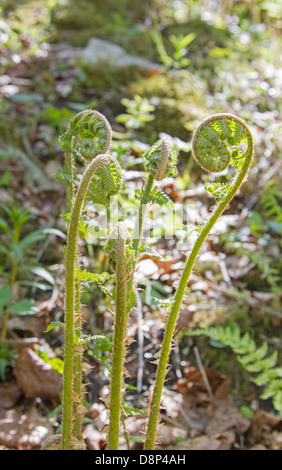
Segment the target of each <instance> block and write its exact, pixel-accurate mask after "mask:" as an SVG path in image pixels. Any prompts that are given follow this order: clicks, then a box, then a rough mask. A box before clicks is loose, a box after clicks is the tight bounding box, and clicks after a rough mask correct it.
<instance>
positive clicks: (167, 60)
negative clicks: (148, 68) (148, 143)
mask: <svg viewBox="0 0 282 470" xmlns="http://www.w3.org/2000/svg"><path fill="white" fill-rule="evenodd" d="M151 36H152V39H153V42H154V44H155V46H156V49H157V51H158V54H159V57H160V60H161V61H162V63H163V65H164V66H165V67H167V68H169V69H170V68H175V69H182V68H185V67H187V66H188V65H190V63H191V59H189V57H187V54H188V46H189V45H190V44H191V43H192V42H193V41H194V39H195V38H196V34H195V33H188V34H186V35H184V34H180V35H178V36H176V35H174V34H171V35H170V36H169V40H170V43H171V44H172V46H173V49H174V50H173V52H172V56H170V55H168V53H167V51H166V48H165V45H164V42H163V38H162V34H161V32H160V31H159V30H157V29H153V30H152V32H151Z"/></svg>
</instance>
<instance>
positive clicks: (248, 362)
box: [186, 323, 282, 413]
mask: <svg viewBox="0 0 282 470" xmlns="http://www.w3.org/2000/svg"><path fill="white" fill-rule="evenodd" d="M186 334H187V335H188V336H199V335H205V336H208V337H209V338H210V339H211V340H213V341H215V342H217V343H219V344H221V345H224V346H229V347H230V348H231V349H232V351H233V352H234V353H235V354H237V360H238V362H239V363H240V364H241V365H242V367H243V368H244V369H245V370H247V371H248V372H250V373H256V374H258V375H257V376H256V378H255V379H254V383H255V384H256V385H257V386H259V387H262V386H263V387H265V388H264V390H263V392H262V393H261V395H260V398H262V399H263V400H266V399H268V398H272V402H273V407H274V409H275V410H276V411H278V412H279V413H282V367H275V366H276V363H277V358H278V352H277V351H274V352H273V353H272V354H271V355H270V356H267V352H268V344H267V342H266V341H264V342H263V344H262V345H261V346H259V347H258V346H257V345H256V343H255V341H254V340H253V338H251V336H250V334H249V333H245V334H244V335H242V334H241V331H240V328H239V326H238V325H237V324H236V323H230V324H229V325H227V326H217V327H212V328H199V329H195V330H193V331H189V332H187V333H186Z"/></svg>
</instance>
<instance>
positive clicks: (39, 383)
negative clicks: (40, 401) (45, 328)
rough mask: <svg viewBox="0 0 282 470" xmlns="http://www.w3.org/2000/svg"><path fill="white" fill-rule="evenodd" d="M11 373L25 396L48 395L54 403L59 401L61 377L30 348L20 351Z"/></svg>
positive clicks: (42, 396)
mask: <svg viewBox="0 0 282 470" xmlns="http://www.w3.org/2000/svg"><path fill="white" fill-rule="evenodd" d="M13 373H14V375H15V377H16V380H17V383H18V385H19V386H20V387H21V388H22V389H23V392H24V394H25V396H26V397H28V398H36V397H41V398H44V397H48V398H50V399H51V400H53V401H54V403H59V400H60V399H59V394H60V392H61V390H62V377H61V375H60V374H59V373H58V372H56V371H55V370H53V369H52V367H51V365H50V364H47V363H46V362H44V361H43V359H41V358H40V357H39V356H38V355H37V354H36V353H35V352H34V351H33V350H32V349H30V348H27V349H22V350H21V351H20V354H19V356H18V358H17V360H16V364H15V367H14V369H13Z"/></svg>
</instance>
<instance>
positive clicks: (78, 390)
mask: <svg viewBox="0 0 282 470" xmlns="http://www.w3.org/2000/svg"><path fill="white" fill-rule="evenodd" d="M81 323H82V322H81V315H80V282H79V280H78V279H76V280H75V323H74V328H75V335H76V336H77V337H78V338H80V336H81V326H82V325H81ZM82 356H83V347H82V346H80V345H75V347H74V362H73V392H74V396H75V400H74V402H73V416H74V421H73V431H74V436H75V438H76V439H77V440H78V441H80V440H81V426H82V413H81V410H82Z"/></svg>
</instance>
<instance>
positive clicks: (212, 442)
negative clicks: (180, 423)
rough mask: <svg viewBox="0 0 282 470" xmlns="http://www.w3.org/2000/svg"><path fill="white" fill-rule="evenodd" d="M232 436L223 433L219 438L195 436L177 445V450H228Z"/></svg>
mask: <svg viewBox="0 0 282 470" xmlns="http://www.w3.org/2000/svg"><path fill="white" fill-rule="evenodd" d="M233 441H234V436H233V435H232V434H230V433H225V434H223V435H222V436H219V437H211V436H205V435H203V436H197V437H194V438H191V439H187V440H186V441H183V442H181V443H180V444H178V445H177V449H179V450H181V449H183V450H184V449H185V450H230V448H231V446H232V443H233Z"/></svg>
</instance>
